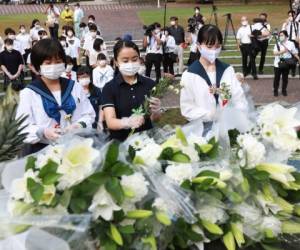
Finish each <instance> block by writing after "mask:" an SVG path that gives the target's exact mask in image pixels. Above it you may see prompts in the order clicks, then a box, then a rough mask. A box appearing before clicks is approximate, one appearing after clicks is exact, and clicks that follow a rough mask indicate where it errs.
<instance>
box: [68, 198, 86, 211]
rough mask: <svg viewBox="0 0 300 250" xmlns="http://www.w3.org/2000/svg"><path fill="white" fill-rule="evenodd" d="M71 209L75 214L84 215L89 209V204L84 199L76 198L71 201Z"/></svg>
mask: <svg viewBox="0 0 300 250" xmlns="http://www.w3.org/2000/svg"><path fill="white" fill-rule="evenodd" d="M70 207H71V209H72V211H73V212H74V213H83V212H85V210H86V209H87V207H88V204H87V202H86V200H85V199H83V198H74V199H72V200H71V204H70Z"/></svg>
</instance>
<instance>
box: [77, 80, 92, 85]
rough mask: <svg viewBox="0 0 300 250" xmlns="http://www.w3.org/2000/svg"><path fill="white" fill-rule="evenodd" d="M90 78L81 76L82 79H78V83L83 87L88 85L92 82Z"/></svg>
mask: <svg viewBox="0 0 300 250" xmlns="http://www.w3.org/2000/svg"><path fill="white" fill-rule="evenodd" d="M90 81H91V80H90V78H81V79H79V80H78V83H79V84H80V85H81V86H82V87H84V86H87V85H89V84H90Z"/></svg>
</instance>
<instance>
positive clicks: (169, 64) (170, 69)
mask: <svg viewBox="0 0 300 250" xmlns="http://www.w3.org/2000/svg"><path fill="white" fill-rule="evenodd" d="M163 66H164V73H170V74H172V75H174V62H173V60H172V58H171V54H170V53H165V54H164V58H163Z"/></svg>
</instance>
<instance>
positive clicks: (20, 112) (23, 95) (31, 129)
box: [16, 89, 43, 144]
mask: <svg viewBox="0 0 300 250" xmlns="http://www.w3.org/2000/svg"><path fill="white" fill-rule="evenodd" d="M31 100H32V91H31V90H29V89H24V90H22V91H21V92H20V101H19V105H18V108H17V113H16V118H17V119H18V118H21V117H26V119H25V120H24V122H23V124H22V126H25V128H24V130H23V132H24V133H27V136H26V139H25V140H24V142H25V143H30V144H35V143H38V142H39V141H40V138H39V136H38V132H39V131H40V130H42V129H43V128H42V127H40V126H38V125H37V124H36V123H35V119H34V113H33V109H32V104H31Z"/></svg>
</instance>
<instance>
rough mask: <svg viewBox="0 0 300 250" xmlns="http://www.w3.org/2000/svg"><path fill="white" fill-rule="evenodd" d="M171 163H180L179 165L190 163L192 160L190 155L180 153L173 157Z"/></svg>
mask: <svg viewBox="0 0 300 250" xmlns="http://www.w3.org/2000/svg"><path fill="white" fill-rule="evenodd" d="M171 161H174V162H179V163H190V162H191V159H190V157H189V156H188V155H186V154H184V153H181V152H178V153H176V154H174V155H173V157H172V159H171Z"/></svg>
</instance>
